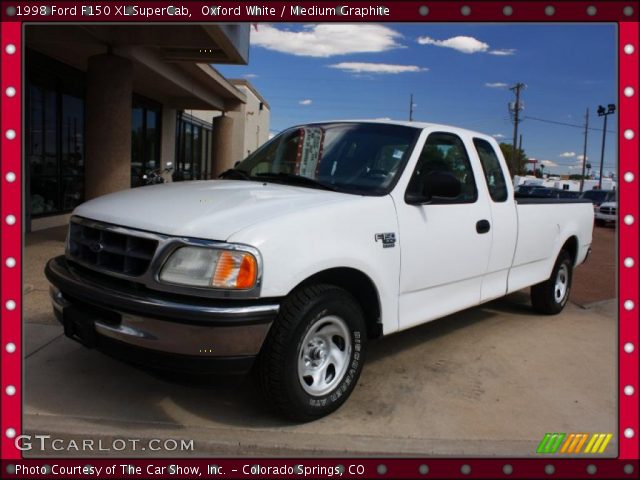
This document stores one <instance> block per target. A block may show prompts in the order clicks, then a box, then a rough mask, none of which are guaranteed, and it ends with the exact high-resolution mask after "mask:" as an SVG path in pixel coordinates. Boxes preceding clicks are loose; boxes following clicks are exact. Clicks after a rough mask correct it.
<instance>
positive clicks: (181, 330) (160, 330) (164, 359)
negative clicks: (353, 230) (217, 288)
mask: <svg viewBox="0 0 640 480" xmlns="http://www.w3.org/2000/svg"><path fill="white" fill-rule="evenodd" d="M45 275H46V276H47V279H48V280H49V282H51V284H52V287H51V298H52V303H53V309H54V313H55V315H56V317H57V318H58V320H59V321H60V322H61V323H62V324H63V325H64V328H65V334H66V335H67V336H69V337H71V338H73V339H75V340H78V341H80V342H81V343H83V344H84V345H86V346H88V347H96V348H99V349H101V350H104V351H106V352H107V353H111V354H115V355H116V356H118V357H121V358H124V359H125V360H131V361H133V362H135V363H143V364H150V365H153V366H159V367H161V368H163V369H168V370H178V371H183V370H190V371H199V372H203V371H206V372H209V371H211V372H228V373H241V372H244V371H246V370H248V369H249V368H250V367H251V364H252V363H253V359H254V358H255V356H256V355H257V354H258V352H259V351H260V348H261V347H262V343H263V341H264V339H265V337H266V335H267V333H268V331H269V328H270V327H271V324H272V322H273V320H274V319H275V317H276V315H277V314H278V311H279V308H280V307H279V303H278V302H277V300H274V299H271V300H270V301H267V302H264V301H257V300H255V301H247V300H243V301H239V300H238V301H226V302H223V301H219V300H203V299H201V298H190V297H185V296H176V295H169V294H163V293H159V292H150V291H148V290H142V291H136V290H135V289H133V288H127V287H126V286H123V285H122V284H119V285H108V286H105V284H104V283H102V282H99V277H98V278H96V277H95V276H94V275H92V273H91V272H87V271H86V270H84V269H82V268H78V267H75V266H74V265H73V264H70V263H68V262H67V260H66V259H65V257H64V256H60V257H56V258H53V259H51V260H49V262H48V263H47V265H46V267H45ZM127 347H129V348H127Z"/></svg>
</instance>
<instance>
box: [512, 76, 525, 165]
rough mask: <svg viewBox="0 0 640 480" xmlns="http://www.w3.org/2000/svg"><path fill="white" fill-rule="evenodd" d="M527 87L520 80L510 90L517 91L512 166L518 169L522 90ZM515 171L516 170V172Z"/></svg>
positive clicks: (514, 109)
mask: <svg viewBox="0 0 640 480" xmlns="http://www.w3.org/2000/svg"><path fill="white" fill-rule="evenodd" d="M524 87H525V85H524V83H522V82H518V83H516V84H515V85H514V86H513V87H511V88H510V89H509V90H511V91H513V92H515V94H516V101H515V103H514V104H513V143H512V144H511V145H512V148H511V150H512V151H511V168H514V169H516V154H517V146H518V144H517V140H518V123H520V90H522V89H523V88H524ZM514 173H515V172H514Z"/></svg>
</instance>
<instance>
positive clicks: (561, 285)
mask: <svg viewBox="0 0 640 480" xmlns="http://www.w3.org/2000/svg"><path fill="white" fill-rule="evenodd" d="M568 288H569V269H568V268H567V266H566V265H565V264H562V265H560V268H559V269H558V275H557V276H556V285H555V287H554V289H553V292H554V298H555V301H556V303H562V301H563V300H564V297H565V295H566V294H567V289H568Z"/></svg>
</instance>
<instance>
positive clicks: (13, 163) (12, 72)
mask: <svg viewBox="0 0 640 480" xmlns="http://www.w3.org/2000/svg"><path fill="white" fill-rule="evenodd" d="M12 3H13V2H4V1H3V2H2V11H1V15H0V16H1V18H2V23H1V24H0V28H1V30H0V40H1V48H2V51H1V52H0V58H1V59H2V73H1V85H2V90H1V91H0V96H1V97H0V98H1V100H0V104H1V108H0V117H1V121H0V126H1V128H0V130H1V135H2V136H1V138H0V152H1V158H2V163H1V167H2V168H1V170H2V178H1V179H0V190H1V195H0V198H1V205H0V210H1V213H2V218H1V221H2V245H1V252H2V264H1V265H0V269H1V279H2V284H1V285H2V287H1V297H2V304H1V306H0V307H1V308H2V321H1V332H0V338H1V350H0V358H1V359H2V367H1V370H0V378H1V386H2V391H1V392H0V398H1V413H2V418H1V420H0V424H1V426H2V431H1V435H2V437H1V440H0V443H1V452H2V473H0V476H4V475H5V468H7V465H8V464H10V463H15V462H16V461H18V463H20V464H25V465H31V466H37V465H40V466H42V465H51V464H52V463H55V464H58V465H85V464H87V463H89V462H90V463H91V464H93V465H103V466H107V465H114V464H117V463H118V461H117V460H115V459H108V460H105V459H101V460H97V459H96V460H90V461H89V460H87V459H81V460H54V459H40V460H23V459H22V458H21V455H20V451H19V450H17V449H16V448H15V446H14V442H13V440H12V439H11V438H8V437H7V435H6V432H7V429H9V428H13V429H15V433H16V435H19V434H20V433H21V418H22V417H21V413H22V411H21V406H22V396H21V374H22V371H21V368H22V366H21V361H20V360H21V357H22V348H21V347H22V337H21V311H22V296H21V283H22V282H21V270H22V258H21V248H22V235H21V232H22V218H23V217H22V202H21V185H22V173H21V166H22V161H21V158H22V155H21V153H22V152H21V145H22V140H21V139H22V121H21V113H22V112H21V102H22V78H21V75H22V58H23V55H22V45H21V41H22V38H21V34H22V21H21V20H18V19H17V17H15V16H8V14H7V7H9V6H11V5H12ZM46 3H47V2H45V1H43V2H39V4H41V5H44V4H46ZM172 3H173V2H171V3H170V2H144V6H145V7H163V6H165V7H166V6H168V5H171V4H172ZM182 3H183V4H186V3H187V2H182ZM214 3H215V4H216V5H224V6H234V5H241V2H214ZM345 3H346V2H329V3H326V4H321V3H319V2H318V3H315V4H314V3H312V2H296V4H299V5H301V6H304V7H311V6H313V5H315V6H337V5H342V4H345ZM349 3H350V4H349V6H354V7H358V6H360V7H364V6H369V5H376V3H374V2H371V3H368V2H360V1H359V2H349ZM13 4H15V3H13ZM31 4H33V2H31ZM94 4H95V3H94ZM105 4H106V2H105ZM119 4H121V5H132V4H133V2H129V1H124V2H121V3H119ZM205 4H207V3H205V2H189V6H190V8H193V9H194V15H193V17H192V18H190V19H189V20H187V21H189V22H200V21H205V20H206V21H211V20H212V18H211V17H205V16H203V15H202V14H198V13H197V10H199V8H200V7H201V6H202V5H205ZM56 5H57V6H59V7H65V6H73V5H78V6H80V5H81V3H80V2H72V1H62V2H56ZM111 5H114V4H113V3H111ZM174 5H175V3H174ZM270 5H271V6H274V7H276V9H278V11H279V10H280V9H282V8H283V7H284V6H285V5H289V4H288V3H285V2H271V3H270ZM382 5H384V3H383V4H382ZM422 5H427V6H428V8H429V13H428V15H426V16H423V15H421V14H420V13H419V10H418V8H419V7H420V6H422ZM507 5H509V6H511V7H512V8H513V13H512V14H511V15H509V16H506V15H505V14H504V13H503V7H505V6H507ZM387 6H388V7H389V8H390V16H388V17H384V18H380V17H365V18H354V17H345V16H336V17H305V18H304V21H307V22H309V21H313V22H315V21H350V22H352V21H385V22H386V21H389V22H398V21H411V22H420V21H428V22H435V21H461V22H483V21H493V22H505V21H508V22H519V21H520V22H524V21H527V22H530V21H540V22H567V21H571V22H593V21H597V22H603V21H607V22H617V23H618V26H619V45H618V46H619V51H618V60H619V63H618V64H619V85H618V87H619V99H618V105H619V108H618V112H619V138H618V145H619V174H620V175H619V176H620V180H619V190H620V207H619V210H620V220H621V221H620V223H619V237H618V254H619V257H618V261H619V265H618V284H619V392H618V393H619V432H618V435H619V437H618V445H619V455H618V458H617V459H598V458H592V459H585V458H579V459H565V458H561V459H551V458H540V459H516V458H514V459H475V458H469V459H466V460H460V459H366V460H353V461H352V460H348V459H320V460H318V459H313V464H314V465H325V466H329V465H337V464H342V465H348V464H349V463H357V464H362V465H364V466H365V474H364V475H360V477H370V476H378V477H381V478H383V477H394V478H414V477H420V476H423V475H420V474H419V470H418V468H419V466H420V465H423V464H424V465H428V467H429V474H428V475H424V476H425V478H454V477H460V476H467V477H471V478H496V477H506V476H510V477H514V478H532V477H533V478H535V477H542V476H545V477H558V478H581V477H585V478H586V477H596V478H598V477H599V478H610V477H620V476H628V477H631V476H633V475H632V474H631V473H630V472H629V471H628V469H629V466H631V467H633V470H632V471H633V472H636V473H637V472H638V468H639V464H638V452H639V443H638V427H639V425H638V411H639V410H640V405H639V403H638V397H639V395H640V393H639V392H638V387H639V386H638V376H639V369H638V358H639V355H638V354H639V345H638V302H639V298H638V290H639V287H638V281H639V278H638V262H639V261H640V259H639V258H638V250H639V248H638V242H639V239H638V231H639V230H638V213H639V208H638V207H639V205H638V202H639V190H640V188H639V185H638V181H639V179H638V177H639V174H640V172H639V171H638V151H639V145H638V133H639V132H638V126H639V121H638V120H639V108H638V105H639V104H638V95H640V92H639V86H638V71H639V69H640V65H639V62H638V55H639V54H640V51H639V49H640V44H639V41H638V39H639V29H638V10H639V8H640V7H639V5H638V3H637V2H636V1H632V0H629V1H628V2H618V1H612V2H604V1H597V2H574V1H571V2H553V1H551V0H549V1H527V2H518V1H512V2H496V1H493V2H478V1H468V2H442V1H438V2H433V1H429V2H414V1H399V2H393V3H391V2H389V3H388V4H387ZM463 6H469V7H471V13H470V14H468V15H463V14H462V13H461V8H462V7H463ZM548 6H553V7H554V8H555V13H554V14H553V15H552V16H549V15H547V14H546V13H545V8H546V7H548ZM589 6H595V7H596V8H597V13H596V14H595V15H589V14H588V13H587V7H589ZM627 6H631V7H632V8H633V9H634V12H633V16H631V17H629V16H625V15H624V14H623V8H624V7H627ZM79 8H80V7H79ZM25 18H27V19H28V20H29V21H30V22H37V21H46V22H51V21H78V20H80V21H82V22H87V21H92V20H96V21H97V20H98V19H97V18H96V19H94V18H92V17H86V16H80V15H78V17H70V16H68V17H65V16H58V17H55V18H53V17H51V16H45V15H36V16H29V17H25ZM176 19H177V20H180V21H182V20H183V19H181V18H177V17H166V16H165V17H162V16H154V17H149V19H148V21H174V20H176ZM99 20H101V21H118V22H122V21H139V19H138V18H124V19H123V18H122V17H115V16H114V15H112V16H110V17H101V18H99ZM215 20H219V21H236V22H237V21H252V22H256V21H299V20H301V18H300V17H292V16H291V15H288V14H287V15H285V16H283V17H282V18H279V17H278V18H268V17H259V18H248V17H234V18H221V17H215ZM8 44H13V45H14V46H15V53H13V54H9V53H8V52H7V50H6V47H7V45H8ZM626 45H632V46H633V52H632V53H627V52H626V51H625V46H626ZM8 87H14V88H15V90H16V93H15V95H14V96H13V97H8V96H7V95H6V89H7V88H8ZM626 87H631V88H633V90H634V94H633V95H632V96H631V97H627V96H625V95H624V93H623V91H624V89H625V88H626ZM9 129H12V130H14V131H15V134H16V135H15V138H13V139H11V140H10V139H8V138H7V136H6V131H7V130H9ZM628 130H631V131H632V132H633V133H634V135H633V138H631V139H627V138H626V137H625V132H627V131H628ZM9 172H13V173H14V175H15V180H14V181H12V182H9V181H8V178H7V174H8V173H9ZM630 174H631V175H630ZM8 215H13V216H14V217H15V223H14V224H12V225H9V224H8V223H7V222H6V218H7V216H8ZM627 216H631V217H632V218H633V220H634V221H633V223H632V224H629V225H628V224H626V223H625V222H624V220H623V219H625V218H626V217H627ZM9 257H13V258H14V259H15V260H16V264H15V266H14V267H13V268H9V267H8V266H7V264H6V260H7V258H9ZM627 258H631V259H633V265H632V266H631V267H627V266H625V264H624V260H625V259H627ZM9 300H13V301H14V302H15V308H14V309H13V310H8V309H7V302H8V301H9ZM627 301H631V302H633V303H632V304H631V307H632V308H631V309H630V310H627V308H625V302H627ZM8 343H13V344H14V345H15V351H14V352H13V353H9V352H8V351H7V348H6V346H7V344H8ZM629 344H631V345H633V347H634V348H633V351H632V352H630V353H628V352H627V351H626V350H625V347H626V346H627V348H628V345H629ZM8 385H13V386H14V387H15V389H16V391H15V394H14V395H11V396H9V395H7V394H6V393H5V389H6V387H7V386H8ZM627 385H631V386H632V387H633V388H634V394H633V395H625V393H624V387H625V386H627ZM627 429H632V430H633V432H634V435H633V436H632V437H631V438H627V437H626V436H625V431H627ZM11 460H13V462H11ZM175 461H176V460H169V459H162V460H160V459H154V462H153V463H154V464H156V465H170V464H172V463H175ZM179 461H180V464H181V465H200V466H201V468H202V469H205V468H206V467H205V465H206V464H208V463H211V462H210V461H207V460H182V459H181V460H179ZM127 463H129V464H132V465H138V466H145V465H147V463H148V462H147V461H146V460H143V459H140V460H133V459H129V460H127ZM216 463H217V464H218V465H220V466H222V467H224V468H225V469H227V471H230V469H232V468H240V471H239V472H241V469H242V465H243V464H251V465H253V464H256V463H259V464H261V465H282V464H285V463H286V464H289V465H295V464H297V463H305V461H304V460H303V459H297V460H296V459H291V460H288V461H286V460H273V459H261V460H253V461H252V460H238V459H235V460H232V459H227V460H222V459H220V460H216ZM381 464H382V465H385V466H386V469H387V470H386V474H384V475H381V474H378V473H377V472H378V470H377V469H378V467H379V465H381ZM463 465H468V466H469V467H470V468H471V471H470V473H468V474H465V475H461V473H460V472H461V467H462V466H463ZM504 465H511V467H512V468H513V472H512V473H511V474H510V475H507V474H505V473H504V472H503V466H504ZM548 465H553V467H554V469H555V471H554V473H553V474H548V473H546V472H545V467H547V466H548ZM590 465H593V466H595V467H596V468H597V472H596V473H594V474H589V473H587V466H590ZM625 466H626V468H627V470H625ZM40 476H42V475H40ZM226 476H227V477H228V478H234V475H226ZM241 476H243V475H242V474H241V473H238V474H236V475H235V477H236V478H237V477H241ZM344 476H345V477H348V476H349V475H348V474H347V473H345V475H344ZM354 476H355V475H354ZM45 477H51V478H54V477H53V476H52V475H48V476H45ZM84 477H86V476H82V475H79V476H77V477H73V478H84ZM203 477H205V478H207V475H206V474H203ZM254 477H256V478H265V477H261V476H259V475H257V476H254ZM296 477H297V475H282V478H296ZM15 478H18V477H15ZM58 478H59V477H58ZM109 478H118V475H112V476H110V477H109ZM158 478H163V477H161V476H158ZM167 478H168V477H167ZM171 478H187V477H181V476H179V475H178V476H171Z"/></svg>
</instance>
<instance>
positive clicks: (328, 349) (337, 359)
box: [298, 315, 351, 396]
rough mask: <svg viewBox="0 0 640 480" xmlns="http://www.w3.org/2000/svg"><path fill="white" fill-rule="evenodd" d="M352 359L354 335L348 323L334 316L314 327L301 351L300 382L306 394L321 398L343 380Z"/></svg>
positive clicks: (321, 320) (325, 318)
mask: <svg viewBox="0 0 640 480" xmlns="http://www.w3.org/2000/svg"><path fill="white" fill-rule="evenodd" d="M350 358H351V333H350V331H349V327H347V324H346V323H345V321H344V320H343V319H342V318H340V317H336V316H334V315H330V316H326V317H322V318H320V319H318V320H316V322H315V323H314V324H313V325H311V328H310V329H309V331H308V332H307V334H306V335H305V337H304V339H303V340H302V344H301V347H300V351H299V352H298V379H299V380H300V385H302V388H303V389H304V391H305V392H307V393H308V394H310V395H314V396H322V395H326V394H327V393H329V392H330V391H331V390H333V389H334V388H335V387H336V386H337V385H338V384H339V383H340V382H341V381H342V378H343V377H344V374H345V373H346V371H347V367H348V366H349V359H350Z"/></svg>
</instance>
